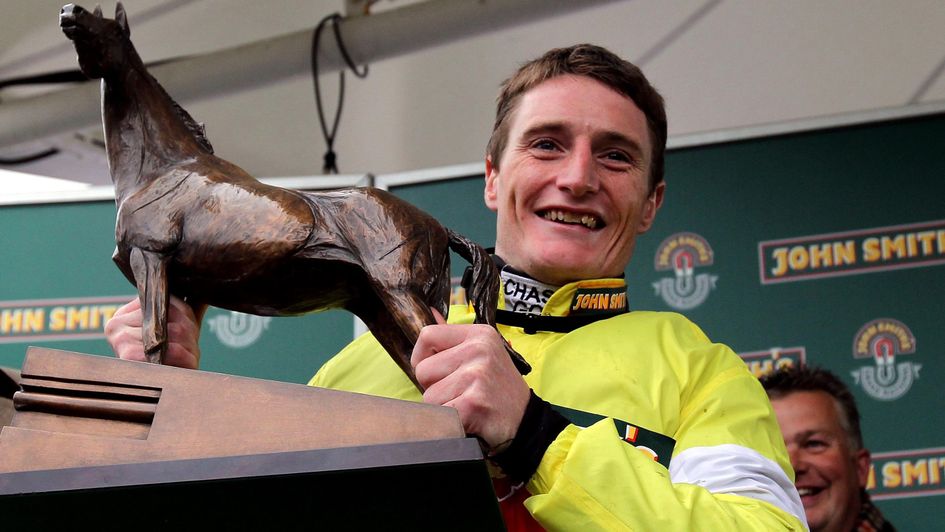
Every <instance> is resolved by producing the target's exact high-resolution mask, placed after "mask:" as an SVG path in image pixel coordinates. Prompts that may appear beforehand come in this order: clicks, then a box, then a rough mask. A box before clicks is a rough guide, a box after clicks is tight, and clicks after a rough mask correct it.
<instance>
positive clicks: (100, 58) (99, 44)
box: [59, 2, 140, 78]
mask: <svg viewBox="0 0 945 532" xmlns="http://www.w3.org/2000/svg"><path fill="white" fill-rule="evenodd" d="M59 27H60V28H62V31H63V33H65V34H66V37H68V38H69V39H70V40H72V42H73V43H75V49H76V52H77V53H78V57H79V68H80V69H81V70H82V73H83V74H85V75H86V76H88V77H90V78H106V77H109V76H110V75H113V74H117V73H118V72H120V71H123V70H125V69H126V68H127V64H128V63H129V62H130V61H133V60H135V59H137V54H136V52H135V51H134V47H133V46H132V45H131V40H130V36H131V31H130V30H129V29H128V17H127V16H126V15H125V8H124V7H123V6H122V5H121V2H119V3H118V4H117V5H116V6H115V19H114V20H112V19H107V18H104V17H103V16H102V8H101V6H97V7H96V8H95V11H94V12H92V13H89V12H88V11H86V10H85V9H83V8H82V7H81V6H77V5H75V4H68V5H66V6H64V7H63V8H62V10H61V11H60V12H59ZM139 61H140V59H139Z"/></svg>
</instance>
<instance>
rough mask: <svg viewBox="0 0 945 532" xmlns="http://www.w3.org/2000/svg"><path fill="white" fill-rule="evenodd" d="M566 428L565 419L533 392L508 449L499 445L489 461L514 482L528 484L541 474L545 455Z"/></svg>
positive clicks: (566, 422) (504, 445)
mask: <svg viewBox="0 0 945 532" xmlns="http://www.w3.org/2000/svg"><path fill="white" fill-rule="evenodd" d="M567 426H568V420H567V419H566V418H565V417H564V416H562V415H561V414H560V413H558V412H556V411H555V410H554V409H552V408H551V404H550V403H548V402H547V401H544V400H542V398H540V397H538V396H537V395H535V392H534V391H530V397H529V399H528V404H527V405H526V406H525V413H524V415H523V416H522V422H521V423H520V424H519V427H518V431H517V432H516V433H515V438H514V439H512V441H511V443H508V444H507V445H506V444H505V443H504V442H503V444H500V445H497V446H496V447H495V448H494V452H493V453H490V456H489V458H490V459H491V460H492V461H493V462H494V463H495V464H496V465H498V466H499V467H500V468H502V470H503V471H504V472H505V474H506V475H508V476H510V477H512V479H514V480H516V481H518V482H527V481H528V479H530V478H531V476H532V475H534V474H535V471H537V470H538V465H539V464H540V463H541V459H542V457H543V456H544V455H545V451H547V450H548V447H549V446H550V445H551V443H552V442H554V441H555V438H557V437H558V434H560V433H561V431H562V430H564V428H565V427H567Z"/></svg>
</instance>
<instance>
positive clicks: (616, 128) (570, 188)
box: [485, 75, 664, 285]
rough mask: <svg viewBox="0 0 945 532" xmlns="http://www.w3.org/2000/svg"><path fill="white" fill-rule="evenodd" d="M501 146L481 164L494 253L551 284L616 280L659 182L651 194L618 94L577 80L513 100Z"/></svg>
mask: <svg viewBox="0 0 945 532" xmlns="http://www.w3.org/2000/svg"><path fill="white" fill-rule="evenodd" d="M509 121H510V122H509V135H508V143H507V144H506V147H505V150H504V152H503V153H502V158H501V160H500V161H498V163H499V164H495V162H494V161H492V160H490V159H487V160H486V188H485V200H486V205H487V206H488V207H489V208H490V209H492V210H493V211H496V213H497V218H498V221H497V228H496V233H497V237H496V254H498V255H499V256H500V257H502V258H503V259H505V260H506V261H507V262H508V263H509V264H510V265H512V266H515V267H516V268H518V269H520V270H523V271H525V272H527V273H528V274H530V275H532V276H533V277H535V278H536V279H538V280H540V281H544V282H546V283H549V284H556V285H562V284H565V283H567V282H571V281H576V280H580V279H593V278H599V277H615V276H619V275H621V274H622V273H623V271H624V268H626V266H627V263H628V262H629V261H630V256H631V254H632V253H633V246H634V243H635V241H636V237H637V235H638V234H640V233H643V232H645V231H647V230H648V229H649V228H650V226H651V225H652V223H653V218H654V216H655V215H656V211H657V209H659V206H660V204H661V203H662V200H663V189H664V184H663V183H660V184H659V185H658V186H657V187H656V188H655V189H654V191H653V192H652V193H650V192H649V179H648V176H649V172H650V163H651V143H650V142H651V141H650V135H649V131H648V130H647V123H646V117H645V115H644V114H643V112H642V111H640V109H639V108H637V106H636V104H634V103H633V101H632V100H631V99H629V98H627V97H626V96H624V95H622V94H620V93H618V92H616V91H614V90H613V89H611V88H609V87H607V86H606V85H604V84H602V83H600V82H598V81H595V80H593V79H590V78H587V77H583V76H573V75H565V76H558V77H555V78H552V79H550V80H547V81H545V82H543V83H541V84H539V85H537V86H535V87H534V88H532V89H531V90H529V91H528V92H526V93H525V94H523V95H522V96H521V99H520V101H519V102H518V106H517V108H516V110H515V111H514V112H513V114H512V116H510V117H509Z"/></svg>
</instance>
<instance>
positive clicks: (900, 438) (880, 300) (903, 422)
mask: <svg viewBox="0 0 945 532" xmlns="http://www.w3.org/2000/svg"><path fill="white" fill-rule="evenodd" d="M943 139H945V114H936V115H928V116H922V117H913V118H908V119H899V120H889V121H886V122H879V123H869V124H860V125H855V126H847V127H833V128H825V129H817V130H810V131H802V132H794V133H790V134H781V135H775V136H768V137H761V138H750V139H745V140H740V141H733V142H720V143H715V144H708V145H700V146H693V147H685V148H676V149H672V150H671V151H670V152H669V154H668V157H667V183H668V186H667V192H666V201H665V204H664V206H663V209H662V211H661V212H660V214H659V216H658V217H657V220H656V224H655V225H654V227H653V229H652V230H651V231H650V233H648V234H647V235H645V236H644V237H643V238H642V239H641V240H640V241H639V242H638V244H637V248H636V252H635V256H634V260H633V262H632V264H631V266H630V268H629V269H628V271H627V278H628V284H629V287H630V288H629V292H630V305H631V308H634V309H647V310H666V311H677V312H682V313H684V314H686V315H687V316H689V317H690V318H691V319H692V320H693V321H695V322H696V323H697V324H699V325H700V326H701V327H702V328H703V329H704V330H705V331H706V333H707V334H708V335H709V336H710V337H711V338H713V339H714V340H716V341H719V342H723V343H726V344H728V345H730V346H731V347H732V348H733V349H734V350H735V351H736V352H739V353H740V354H742V355H743V356H744V358H745V359H746V361H747V362H749V363H750V364H751V365H752V368H753V369H755V370H756V372H759V373H760V372H762V371H766V370H768V369H770V368H771V367H774V366H776V365H778V364H784V363H797V362H798V361H801V360H803V361H805V362H806V363H808V364H816V365H820V366H824V367H827V368H829V369H831V370H833V371H835V372H836V373H837V374H838V375H839V376H840V377H841V378H842V379H843V380H844V381H845V382H846V383H847V384H848V385H849V386H850V388H851V390H852V391H853V393H854V395H855V396H856V399H857V401H858V404H859V406H860V410H861V414H862V416H863V430H864V434H865V438H866V442H867V446H868V447H869V448H870V449H871V450H872V451H873V454H874V481H873V484H874V485H873V486H872V488H871V491H872V492H873V494H874V497H875V498H876V499H877V500H878V501H879V505H880V506H881V508H882V509H883V511H884V512H885V513H886V514H887V515H888V517H889V518H890V519H891V520H892V521H893V522H894V523H895V524H896V525H897V526H898V527H899V528H900V529H901V530H940V529H943V528H945V504H943V500H942V499H941V498H939V497H940V496H941V495H943V494H945V428H943V426H942V423H941V421H940V419H939V417H938V415H937V412H940V411H941V406H943V404H945V401H943V400H942V398H941V397H942V395H941V393H940V392H939V391H938V388H939V382H940V381H939V379H940V378H942V377H943V376H945V323H943V322H945V319H943V318H945V304H943V302H945V267H943V264H945V179H943V178H945V140H943ZM423 174H424V176H426V177H424V178H423V179H403V178H404V175H398V176H380V177H379V178H378V182H379V184H382V185H383V184H387V186H389V188H390V190H391V191H392V192H394V193H395V194H397V195H399V196H401V197H403V198H405V199H407V200H408V201H410V202H412V203H414V204H416V205H418V206H420V207H421V208H423V209H425V210H427V211H428V212H430V213H431V214H433V215H434V216H435V217H436V218H438V219H439V220H440V221H442V222H443V223H444V224H445V225H448V226H450V227H452V228H453V229H455V230H458V231H460V232H462V233H464V234H466V235H468V236H470V237H471V238H473V239H475V240H477V241H479V242H481V243H483V244H485V245H491V243H492V242H493V241H494V225H495V217H494V215H493V214H492V213H491V212H490V211H488V210H487V209H486V208H485V207H484V206H483V205H482V183H483V181H482V180H483V176H482V174H481V172H480V171H478V170H472V171H469V172H465V173H463V172H459V173H458V174H457V172H455V171H451V172H444V173H443V174H442V175H435V174H436V172H432V174H431V172H429V171H428V172H424V173H423ZM431 175H432V176H433V177H430V176H431ZM408 177H409V176H408ZM417 180H420V181H423V182H419V183H413V184H403V185H399V186H398V185H395V184H394V183H398V182H410V181H417ZM113 223H114V204H113V203H112V202H110V201H97V202H83V203H72V204H44V205H10V206H2V207H0V249H2V252H3V259H4V260H3V265H2V270H0V271H2V278H0V365H6V366H19V364H20V363H21V361H22V357H23V354H24V352H25V348H26V346H27V345H29V344H34V345H49V346H52V347H56V348H61V349H69V350H74V351H81V352H86V353H95V354H106V355H107V354H109V350H108V347H107V345H106V344H105V342H104V341H103V340H102V339H101V335H100V326H99V327H97V328H96V327H94V325H96V323H95V319H94V318H93V317H92V315H93V314H95V313H96V312H97V313H98V314H99V315H104V314H105V313H107V312H109V311H110V309H111V310H113V309H114V307H115V306H116V305H117V304H118V303H116V301H124V300H127V299H128V298H130V297H131V296H132V294H133V293H134V291H133V290H132V287H131V285H130V284H128V283H127V281H126V280H125V279H124V278H123V277H122V276H121V275H120V274H119V272H118V270H117V269H116V268H115V267H114V266H113V265H112V264H111V261H110V255H111V251H112V248H113V246H114V243H113V237H112V227H113ZM883 246H885V248H884V247H883ZM838 249H839V251H843V252H844V253H846V255H844V254H843V253H839V251H838ZM883 249H885V256H883ZM674 250H675V251H684V252H688V253H682V254H681V255H679V254H673V253H671V252H672V251H674ZM700 253H701V255H700ZM778 257H781V259H779V258H778ZM877 257H878V258H877ZM659 258H662V259H663V262H658V260H657V259H659ZM779 261H783V264H782V263H781V262H779ZM674 265H675V266H677V267H679V268H678V271H677V269H674V268H673V266H674ZM687 265H688V266H690V268H689V270H686V269H685V268H684V267H685V266H687ZM785 265H787V266H786V267H785ZM463 266H464V265H463V263H462V261H461V260H459V259H457V258H456V257H455V256H454V266H453V274H454V275H459V274H460V273H461V271H462V268H463ZM106 296H114V297H111V298H106ZM94 298H99V299H94ZM101 298H105V299H101ZM671 303H672V304H671ZM674 305H675V306H674ZM17 311H19V312H20V314H19V315H17V314H16V312H17ZM40 311H42V316H40V317H41V318H43V320H40V319H39V318H37V316H38V315H39V314H40ZM83 311H88V312H87V314H85V315H84V314H83ZM70 312H71V313H72V314H70ZM70 316H71V318H70ZM83 316H85V317H84V318H83ZM70 319H71V322H70ZM83 319H84V320H85V321H83ZM207 320H208V321H209V322H213V323H214V324H215V325H214V326H213V327H211V326H209V325H207V326H205V327H204V331H203V333H202V334H203V336H202V342H201V345H202V349H203V360H202V368H203V369H207V370H210V371H220V372H227V373H234V374H241V375H249V376H257V377H263V378H269V379H277V380H286V381H291V382H304V381H306V380H307V379H308V378H309V377H310V376H311V374H312V373H313V372H314V371H315V370H316V369H317V368H318V367H319V366H320V365H321V364H322V363H323V362H324V360H327V358H328V357H330V356H331V355H332V354H333V353H335V352H336V351H338V350H339V349H340V348H341V347H342V346H343V345H344V344H345V343H346V342H347V341H348V340H350V338H351V336H352V320H351V317H350V315H349V314H347V313H344V312H340V311H339V312H335V311H332V312H327V313H322V314H316V315H310V316H306V317H302V318H276V319H271V320H269V321H265V320H261V319H260V318H255V317H247V316H234V315H232V314H231V313H229V312H221V311H219V310H216V309H212V310H211V312H210V313H208V316H207ZM41 321H42V325H43V326H42V327H39V325H40V322H41ZM54 326H55V328H56V329H57V330H55V331H53V330H50V329H51V328H53V327H54ZM70 326H71V327H72V328H73V330H67V329H68V328H69V327H70ZM36 329H43V330H36ZM254 333H258V334H257V336H256V337H255V338H254V339H253V338H252V337H253V335H254ZM53 335H55V336H53ZM80 335H87V336H92V337H91V338H86V337H84V336H80ZM225 341H228V342H229V343H230V344H232V345H240V344H245V345H242V346H241V347H228V346H227V344H226V343H224V342H225ZM857 347H860V348H862V349H860V351H861V352H860V353H859V354H856V353H855V351H856V348H857ZM876 353H880V354H883V355H884V356H880V357H877V356H874V355H875V354H876ZM882 364H886V365H882ZM881 365H882V366H881Z"/></svg>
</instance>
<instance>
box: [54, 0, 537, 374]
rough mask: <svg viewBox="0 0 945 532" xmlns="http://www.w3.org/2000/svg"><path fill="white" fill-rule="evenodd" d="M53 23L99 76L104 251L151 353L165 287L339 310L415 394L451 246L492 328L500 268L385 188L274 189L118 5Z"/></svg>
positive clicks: (272, 311) (65, 14) (236, 304)
mask: <svg viewBox="0 0 945 532" xmlns="http://www.w3.org/2000/svg"><path fill="white" fill-rule="evenodd" d="M59 25H60V27H61V28H62V31H63V32H64V33H65V35H66V36H67V37H68V38H69V39H70V40H72V41H73V43H74V44H75V49H76V52H77V54H78V62H79V66H80V69H81V70H82V72H83V73H84V74H85V75H86V76H88V77H90V78H101V80H102V82H101V85H102V121H103V124H104V128H105V143H106V152H107V157H108V166H109V171H110V173H111V177H112V181H113V182H114V185H115V202H116V206H117V210H118V212H117V220H116V226H115V239H116V244H117V245H116V249H115V253H114V255H113V257H112V259H113V260H114V261H115V263H116V264H117V265H118V268H119V269H120V270H121V272H122V273H123V274H124V275H125V277H127V278H128V280H129V281H131V283H132V284H134V285H135V286H136V287H137V289H138V296H139V298H140V299H141V307H142V311H143V327H142V340H143V343H144V348H145V353H146V355H147V357H148V360H149V361H150V362H157V363H160V362H162V361H163V358H164V355H165V353H166V351H167V311H168V305H169V300H168V298H169V295H170V294H171V293H173V294H174V295H175V296H178V297H180V298H181V299H183V300H185V301H186V302H187V303H188V304H190V305H191V306H192V307H194V308H198V307H201V306H203V305H213V306H217V307H221V308H225V309H229V310H233V311H238V312H245V313H251V314H259V315H265V316H292V315H299V314H303V313H308V312H314V311H319V310H325V309H331V308H343V309H346V310H348V311H350V312H352V313H353V314H355V315H357V316H358V317H360V318H361V319H362V320H363V321H364V323H365V324H366V325H367V326H368V328H369V329H370V330H371V332H372V333H373V334H374V336H375V337H376V338H377V340H378V341H379V342H380V344H381V345H382V346H383V347H384V349H386V350H387V352H388V353H389V354H390V355H391V357H392V358H393V359H394V361H395V362H396V363H397V365H398V366H400V368H401V369H402V370H403V371H404V372H405V373H406V374H407V376H408V377H409V378H410V380H411V381H413V383H414V384H415V385H416V386H417V387H418V388H420V389H421V390H422V387H421V386H420V384H419V382H417V379H416V376H415V375H414V372H413V369H412V367H411V365H410V354H411V351H412V349H413V345H414V344H415V343H416V340H417V337H418V335H419V333H420V329H421V328H423V327H424V326H425V325H429V324H433V323H435V322H436V320H435V319H434V316H433V313H432V312H431V310H430V309H431V308H434V309H436V310H437V311H439V312H440V314H441V315H443V316H446V315H447V312H448V306H449V292H450V280H449V261H450V258H449V249H452V250H454V251H455V252H457V253H458V254H459V255H460V256H461V257H463V258H464V259H465V260H467V261H469V262H470V263H471V264H472V283H471V286H470V288H469V294H468V297H469V298H470V301H471V302H472V304H473V307H474V309H475V311H476V322H477V323H485V324H489V325H491V326H493V327H495V308H496V299H497V297H498V292H499V273H498V269H497V268H496V266H495V265H494V264H493V262H492V260H491V259H490V257H489V255H488V254H487V253H486V251H485V250H484V249H482V248H481V247H480V246H479V245H478V244H476V243H474V242H472V241H471V240H469V239H467V238H465V237H463V236H462V235H460V234H458V233H456V232H454V231H452V230H450V229H447V228H445V227H443V226H442V225H440V224H439V223H438V222H437V221H436V220H435V219H434V218H432V217H431V216H429V215H428V214H426V213H424V212H423V211H421V210H420V209H418V208H416V207H414V206H413V205H411V204H409V203H407V202H405V201H403V200H401V199H399V198H397V197H395V196H394V195H392V194H389V193H387V192H385V191H383V190H379V189H375V188H348V189H340V190H335V191H327V192H318V193H312V192H300V191H296V190H290V189H283V188H279V187H274V186H269V185H266V184H263V183H261V182H260V181H258V180H256V179H255V178H254V177H252V176H251V175H249V174H248V173H247V172H246V171H244V170H243V169H241V168H239V167H238V166H236V165H234V164H232V163H230V162H228V161H225V160H223V159H221V158H219V157H217V156H216V155H214V153H213V148H212V147H211V145H210V143H209V142H208V141H207V138H206V136H205V134H204V129H203V127H202V126H201V125H199V124H197V123H196V122H195V121H194V120H193V119H192V118H191V117H190V115H189V114H188V113H187V112H186V111H185V110H184V109H183V108H182V107H180V106H179V105H178V104H177V103H176V102H175V101H174V100H173V99H172V98H171V97H170V96H169V95H168V94H167V92H165V90H164V89H163V88H162V87H161V85H160V84H159V83H158V82H157V80H155V79H154V78H153V77H152V76H151V75H150V74H149V73H148V72H147V70H146V68H145V66H144V63H143V62H142V60H141V58H140V57H139V55H138V53H137V52H136V51H135V48H134V46H133V45H132V43H131V40H130V31H129V27H128V18H127V15H126V14H125V10H124V8H123V7H122V5H121V4H120V3H119V4H118V5H117V7H116V10H115V19H114V20H112V19H107V18H104V17H103V16H102V12H101V8H96V9H95V11H94V12H92V13H90V12H88V11H86V10H85V9H83V8H81V7H79V6H76V5H73V4H69V5H66V6H65V7H63V8H62V11H61V12H60V15H59ZM508 350H509V354H510V356H512V358H513V361H514V362H515V364H516V366H517V367H518V368H519V370H520V371H522V372H523V373H525V372H527V371H528V369H529V368H528V364H527V363H526V362H525V360H524V359H522V358H521V356H520V355H518V353H516V352H515V351H514V350H512V349H511V347H509V348H508Z"/></svg>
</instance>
